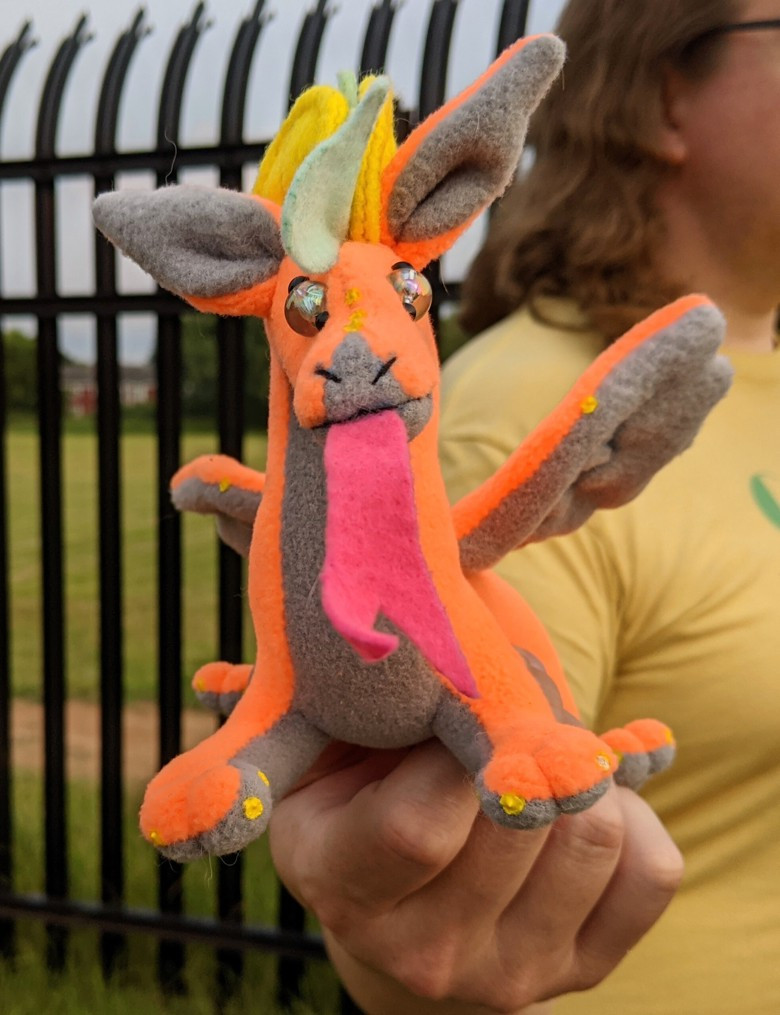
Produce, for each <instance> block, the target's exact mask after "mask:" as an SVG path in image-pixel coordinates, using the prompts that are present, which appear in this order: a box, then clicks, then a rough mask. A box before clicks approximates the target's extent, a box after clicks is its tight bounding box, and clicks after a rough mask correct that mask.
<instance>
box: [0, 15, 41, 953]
mask: <svg viewBox="0 0 780 1015" xmlns="http://www.w3.org/2000/svg"><path fill="white" fill-rule="evenodd" d="M31 32H32V24H31V22H29V21H26V22H25V23H24V24H23V25H22V27H21V29H20V31H19V34H18V36H17V37H16V39H15V40H14V41H13V42H12V43H11V44H10V45H9V46H7V47H6V49H5V50H4V51H3V55H2V56H0V130H2V125H3V110H4V108H5V100H6V96H7V95H8V89H9V87H10V85H11V79H12V78H13V75H14V72H15V70H16V68H17V67H18V65H19V61H20V60H21V58H22V57H23V56H24V54H25V53H26V52H27V51H28V50H29V49H31V48H32V47H33V46H35V45H36V41H35V40H34V39H33V38H32V35H31ZM1 267H2V266H1V265H0V268H1ZM0 281H1V276H0ZM1 323H2V319H0V324H1ZM5 406H6V378H5V342H4V339H3V334H2V330H1V329H0V891H3V892H10V891H11V886H12V876H13V871H12V866H11V835H12V832H13V818H12V816H11V788H12V775H11V624H10V604H9V596H8V567H9V560H8V522H7V518H8V511H7V497H6V475H7V467H6V454H5V433H6V408H5ZM14 943H15V942H14V925H13V921H12V920H0V955H2V956H5V957H10V956H12V955H13V953H14Z"/></svg>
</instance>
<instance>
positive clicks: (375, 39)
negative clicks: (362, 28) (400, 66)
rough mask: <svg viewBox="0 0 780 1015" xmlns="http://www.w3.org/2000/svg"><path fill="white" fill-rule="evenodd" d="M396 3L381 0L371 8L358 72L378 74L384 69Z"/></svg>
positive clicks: (396, 7) (392, 0) (396, 8)
mask: <svg viewBox="0 0 780 1015" xmlns="http://www.w3.org/2000/svg"><path fill="white" fill-rule="evenodd" d="M397 10H398V4H397V3H395V0H381V3H376V4H374V6H373V7H372V8H371V16H370V17H369V19H368V27H367V28H366V34H365V36H364V38H363V52H362V53H361V55H360V73H361V75H363V74H372V73H373V74H378V73H381V72H382V71H383V70H384V69H385V60H386V59H387V47H388V45H389V43H390V31H391V29H392V27H393V19H394V18H395V14H396V11H397Z"/></svg>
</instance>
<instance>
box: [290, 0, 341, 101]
mask: <svg viewBox="0 0 780 1015" xmlns="http://www.w3.org/2000/svg"><path fill="white" fill-rule="evenodd" d="M332 13H333V11H332V9H331V8H329V7H328V5H327V0H317V6H316V7H315V8H314V10H311V11H309V12H308V14H307V15H306V17H305V18H304V19H303V25H302V26H301V31H300V34H299V36H298V45H297V46H296V47H295V56H294V58H293V65H292V72H291V74H290V89H289V103H290V105H291V106H292V104H293V102H295V100H296V99H297V98H298V96H299V95H300V94H301V92H302V91H303V90H304V88H308V87H309V85H311V84H313V83H314V79H315V77H316V75H317V59H318V57H319V55H320V46H321V45H322V36H323V33H324V31H325V26H326V24H327V22H328V18H329V17H330V16H331V14H332Z"/></svg>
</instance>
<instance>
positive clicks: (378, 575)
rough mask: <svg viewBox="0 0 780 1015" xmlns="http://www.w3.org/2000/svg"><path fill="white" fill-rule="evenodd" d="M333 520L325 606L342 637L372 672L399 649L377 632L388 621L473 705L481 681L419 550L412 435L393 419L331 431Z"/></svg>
mask: <svg viewBox="0 0 780 1015" xmlns="http://www.w3.org/2000/svg"><path fill="white" fill-rule="evenodd" d="M325 473H326V477H327V494H328V507H327V520H326V528H325V564H324V566H323V569H322V574H321V576H320V577H321V582H322V604H323V606H324V608H325V613H326V614H327V615H328V618H329V620H330V622H331V623H332V624H333V626H334V627H335V629H336V630H337V631H338V632H339V634H341V635H342V636H343V637H344V638H345V639H346V640H347V641H348V642H349V643H350V644H351V645H352V646H353V647H354V648H355V649H356V651H357V652H358V653H359V654H360V655H361V656H362V658H363V659H366V660H368V661H369V662H378V661H379V660H381V659H385V658H386V657H387V656H388V655H390V654H391V653H392V652H394V651H395V650H396V649H397V648H398V638H397V637H396V636H395V635H393V634H387V633H385V632H383V631H377V630H376V629H375V628H374V625H375V624H376V621H377V616H378V614H379V613H380V612H381V613H382V614H384V616H385V617H387V618H388V619H389V620H391V621H392V623H393V624H395V626H396V627H398V628H399V629H400V630H401V631H403V632H404V634H405V635H406V636H407V637H408V638H409V639H410V641H412V642H413V643H414V644H415V645H416V646H417V647H418V648H419V650H420V651H421V652H422V654H423V656H424V657H425V658H426V659H427V660H428V662H429V663H430V664H431V665H432V666H434V667H435V668H436V669H437V670H439V672H440V673H442V674H443V675H444V676H445V677H447V678H448V679H449V680H450V681H451V682H452V683H453V684H454V686H455V687H456V688H457V689H458V690H459V691H461V692H462V693H463V694H466V695H468V696H469V697H472V698H475V697H478V691H477V688H476V685H475V683H474V678H473V677H472V675H471V671H470V670H469V667H468V663H467V662H466V659H465V657H464V655H463V653H462V651H461V649H460V646H459V645H458V642H457V640H456V638H455V634H454V632H453V630H452V626H451V624H450V621H449V618H448V616H447V613H446V611H445V609H444V606H443V604H442V602H441V600H440V599H439V596H438V593H437V591H436V587H435V586H434V584H433V579H432V578H431V574H430V571H429V570H428V565H427V564H426V561H425V558H424V556H423V553H422V549H421V547H420V539H419V530H418V526H417V512H416V508H415V502H414V485H413V481H412V469H411V462H410V459H409V447H408V444H407V438H406V428H405V426H404V424H403V421H402V420H401V418H400V417H399V416H398V414H397V413H395V412H393V411H392V410H389V411H386V412H380V413H373V414H371V415H368V416H362V417H361V418H359V419H356V420H353V421H351V422H349V423H338V424H334V425H333V426H331V427H330V429H329V431H328V436H327V440H326V443H325Z"/></svg>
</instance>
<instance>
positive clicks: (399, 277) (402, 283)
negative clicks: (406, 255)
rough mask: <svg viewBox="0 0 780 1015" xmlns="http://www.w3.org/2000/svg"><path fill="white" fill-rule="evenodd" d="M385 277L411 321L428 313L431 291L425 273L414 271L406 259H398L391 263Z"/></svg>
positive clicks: (417, 319) (431, 296) (431, 297)
mask: <svg viewBox="0 0 780 1015" xmlns="http://www.w3.org/2000/svg"><path fill="white" fill-rule="evenodd" d="M387 278H388V281H389V282H390V285H391V286H392V287H393V289H395V291H396V292H397V293H398V295H399V296H400V297H401V304H402V306H403V308H404V310H405V311H406V312H407V313H408V314H409V316H410V317H411V319H412V320H413V321H419V320H420V318H421V317H424V316H425V314H427V313H428V310H429V309H430V306H431V300H432V299H433V293H432V291H431V286H430V283H429V282H428V279H427V278H426V277H425V275H421V274H420V272H419V271H415V270H414V268H413V267H412V266H411V264H407V263H406V261H399V262H398V264H394V265H393V270H392V271H391V272H390V274H389V275H388V276H387Z"/></svg>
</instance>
